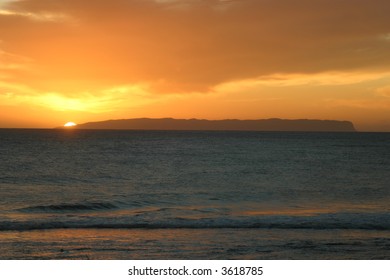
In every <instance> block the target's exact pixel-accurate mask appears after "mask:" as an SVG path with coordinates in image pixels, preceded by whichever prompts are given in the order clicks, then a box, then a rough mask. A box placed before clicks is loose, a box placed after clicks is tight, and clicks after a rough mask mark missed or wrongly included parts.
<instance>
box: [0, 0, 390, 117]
mask: <svg viewBox="0 0 390 280" xmlns="http://www.w3.org/2000/svg"><path fill="white" fill-rule="evenodd" d="M389 10H390V2H389V1H387V0H354V1H349V0H348V1H347V0H338V1H336V0H300V1H289V0H273V1H269V0H245V1H242V0H225V1H222V0H180V1H179V0H110V1H108V0H94V1H78V0H64V1H60V0H20V1H8V3H7V4H6V5H4V4H3V5H1V6H0V30H1V32H0V40H1V42H0V51H1V52H0V82H1V83H0V89H1V91H2V92H0V94H2V95H1V96H3V97H1V98H2V99H1V100H2V102H4V103H2V105H4V104H8V105H11V104H14V105H16V104H24V105H23V106H27V104H30V105H31V106H44V107H46V108H51V109H53V110H55V111H59V110H60V111H69V110H70V111H72V110H73V111H80V112H90V113H95V114H100V113H106V112H112V113H113V112H122V113H123V115H121V117H124V118H126V117H131V116H132V115H128V114H130V113H129V112H131V113H134V112H137V114H139V115H138V116H140V117H142V116H146V117H147V116H151V115H152V114H160V116H162V117H164V116H175V113H176V112H177V115H180V114H182V113H179V112H181V109H179V108H177V109H175V108H173V104H176V105H178V104H180V106H181V107H183V106H184V101H183V100H185V102H187V103H188V104H189V103H191V102H192V100H196V102H198V103H199V104H198V105H199V106H201V105H202V104H203V107H206V108H210V109H209V111H210V112H213V110H214V111H215V110H219V112H220V113H218V114H217V115H218V116H220V117H221V118H223V117H224V116H225V117H226V118H229V117H241V116H245V113H244V112H245V111H247V110H245V106H249V107H251V106H255V105H253V104H246V103H245V104H244V103H242V102H243V100H251V101H248V102H252V103H253V100H258V101H257V103H256V102H255V104H256V106H257V107H258V108H259V110H257V111H258V112H260V111H261V112H264V111H267V114H260V113H259V114H258V116H254V114H255V113H253V114H252V115H251V117H252V118H256V117H257V118H261V117H281V116H280V115H279V111H278V110H276V109H275V110H274V111H275V113H274V114H272V110H271V109H269V110H268V109H267V110H260V109H261V108H262V106H263V105H262V104H264V103H267V102H268V103H267V106H271V105H272V106H273V108H277V107H278V106H277V104H278V103H277V102H280V103H279V104H283V106H282V107H283V108H284V109H283V110H284V111H286V112H287V111H288V112H289V114H287V115H286V116H285V117H288V116H296V115H297V114H298V113H297V112H303V111H305V110H301V108H302V106H303V107H305V108H307V110H306V111H305V112H308V111H315V112H319V111H321V110H318V108H317V107H315V109H312V110H311V109H310V108H314V107H311V106H314V105H313V104H314V103H316V104H320V103H322V102H323V100H325V99H326V96H324V95H327V94H328V95H330V97H329V96H328V97H329V98H330V99H332V100H333V99H337V96H335V95H337V94H336V93H335V90H336V91H337V92H338V94H339V95H340V97H339V98H340V100H341V99H342V100H351V104H353V102H352V100H353V99H354V97H353V96H354V93H355V94H357V95H359V96H356V97H355V98H356V100H361V95H365V96H366V97H367V98H369V96H371V97H370V98H379V97H378V96H375V95H373V94H372V92H373V91H375V89H376V88H380V87H384V86H386V82H387V80H386V79H388V74H389V73H390V65H389V62H388V61H390V44H389V34H390V17H389V16H388V11H389ZM384 80H386V81H384ZM362 84H363V86H364V87H362ZM354 85H357V86H354ZM358 85H359V86H358ZM281 87H284V89H281ZM294 87H295V88H294ZM329 87H333V88H332V91H329V92H327V90H330V89H329ZM335 87H337V88H335ZM119 88H122V89H123V88H126V89H128V90H122V91H121V90H119V91H118V89H119ZM296 88H300V89H301V90H302V91H304V92H306V91H309V90H310V91H311V95H310V96H306V95H305V96H304V97H303V96H302V95H300V94H299V93H298V92H295V91H296ZM115 89H116V90H115ZM345 90H348V91H351V92H345ZM287 92H292V95H294V96H295V100H294V98H292V99H289V98H290V97H287V96H288V95H287ZM324 92H325V93H324ZM363 92H364V93H363ZM6 94H8V95H6ZM229 94H233V95H234V98H233V99H230V100H235V102H239V103H240V104H238V103H237V106H236V107H234V106H232V105H231V101H227V99H224V98H228V96H230V97H229V98H231V97H232V96H231V95H229ZM256 94H257V95H256ZM185 95H190V96H189V97H187V96H185ZM264 95H266V97H265V96H264ZM346 95H348V98H344V97H345V96H346ZM5 96H7V97H5ZM191 98H193V99H191ZM301 98H304V99H301ZM5 100H7V102H6V101H5ZM260 100H262V101H260ZM264 100H266V101H264ZM270 100H272V102H271V101H270ZM276 100H279V101H276ZM280 100H284V101H280ZM313 100H315V101H313ZM225 101H226V102H225ZM194 102H195V101H194ZM196 102H195V103H196ZM202 102H203V103H202ZM270 102H271V103H272V104H271V103H270ZM157 103H158V104H164V105H161V106H160V107H159V109H158V110H160V111H159V113H156V110H157V109H156V108H155V107H154V105H153V104H157ZM227 103H228V104H229V105H226V104H227ZM217 104H219V105H217ZM243 104H244V105H243ZM270 104H271V105H270ZM288 104H290V105H288ZM340 104H341V103H340ZM372 104H375V102H373V103H372ZM18 106H19V105H18ZM20 106H22V105H20ZM156 106H157V105H156ZM187 106H190V105H187ZM223 106H225V107H223ZM264 106H265V105H264ZM130 109H131V110H130ZM150 110H151V111H152V112H150ZM184 111H185V110H184ZM187 111H188V112H189V111H191V112H194V111H192V110H187ZM255 111H256V110H255V108H253V112H255ZM323 111H325V109H323ZM125 112H127V115H125ZM333 113H334V112H333V111H332V114H333ZM194 114H195V113H194ZM210 114H211V113H210ZM357 115H359V114H358V113H356V114H353V115H343V114H336V115H335V116H334V117H333V116H332V115H330V114H329V115H327V114H326V113H325V112H324V113H323V114H322V115H319V116H318V117H328V118H338V117H343V118H346V119H348V118H349V116H351V117H355V116H357ZM311 116H313V117H316V116H315V114H312V115H311ZM185 117H192V116H185ZM203 117H205V118H207V117H208V115H207V114H206V113H205V115H204V116H203ZM210 117H211V116H210ZM301 117H306V116H303V115H302V116H301ZM308 117H309V116H308ZM76 121H78V122H79V120H77V119H76Z"/></svg>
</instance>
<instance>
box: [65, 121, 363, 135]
mask: <svg viewBox="0 0 390 280" xmlns="http://www.w3.org/2000/svg"><path fill="white" fill-rule="evenodd" d="M72 129H118V130H219V131H231V130H233V131H324V132H355V131H356V130H355V127H354V125H353V123H352V122H350V121H337V120H311V119H298V120H287V119H259V120H238V119H226V120H205V119H173V118H160V119H153V118H137V119H120V120H106V121H98V122H88V123H84V124H78V125H77V126H74V127H72Z"/></svg>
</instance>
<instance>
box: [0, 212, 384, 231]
mask: <svg viewBox="0 0 390 280" xmlns="http://www.w3.org/2000/svg"><path fill="white" fill-rule="evenodd" d="M67 228H69V229H88V228H90V229H92V228H94V229H314V230H337V229H343V230H354V229H356V230H390V215H389V214H388V213H376V214H362V213H359V214H358V213H356V214H350V213H339V214H337V215H329V214H325V215H318V216H315V217H296V216H295V217H293V216H277V217H275V216H272V217H271V216H266V217H261V218H259V217H256V218H254V217H236V218H233V217H232V218H222V217H217V218H202V219H191V218H179V217H177V218H171V219H160V220H157V219H153V220H148V219H143V218H140V217H139V216H138V215H137V216H126V217H124V216H123V217H118V218H114V217H110V218H107V217H106V218H105V217H86V216H83V217H82V218H77V217H72V218H66V217H65V218H64V217H62V218H60V217H56V218H53V219H34V220H25V221H11V220H8V221H0V230H1V231H6V230H20V231H23V230H39V229H67Z"/></svg>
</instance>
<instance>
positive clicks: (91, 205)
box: [17, 202, 118, 212]
mask: <svg viewBox="0 0 390 280" xmlns="http://www.w3.org/2000/svg"><path fill="white" fill-rule="evenodd" d="M116 208H118V206H117V205H114V204H112V203H109V202H85V203H61V204H51V205H37V206H31V207H25V208H20V209H17V210H18V211H20V212H66V211H96V210H110V209H116Z"/></svg>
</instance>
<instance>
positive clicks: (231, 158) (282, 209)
mask: <svg viewBox="0 0 390 280" xmlns="http://www.w3.org/2000/svg"><path fill="white" fill-rule="evenodd" d="M0 248H1V250H0V258H1V259H389V258H390V134H389V133H324V132H322V133H314V132H306V133H305V132H232V131H230V132H228V131H227V132H216V131H120V130H77V129H63V130H22V129H1V130H0Z"/></svg>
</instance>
